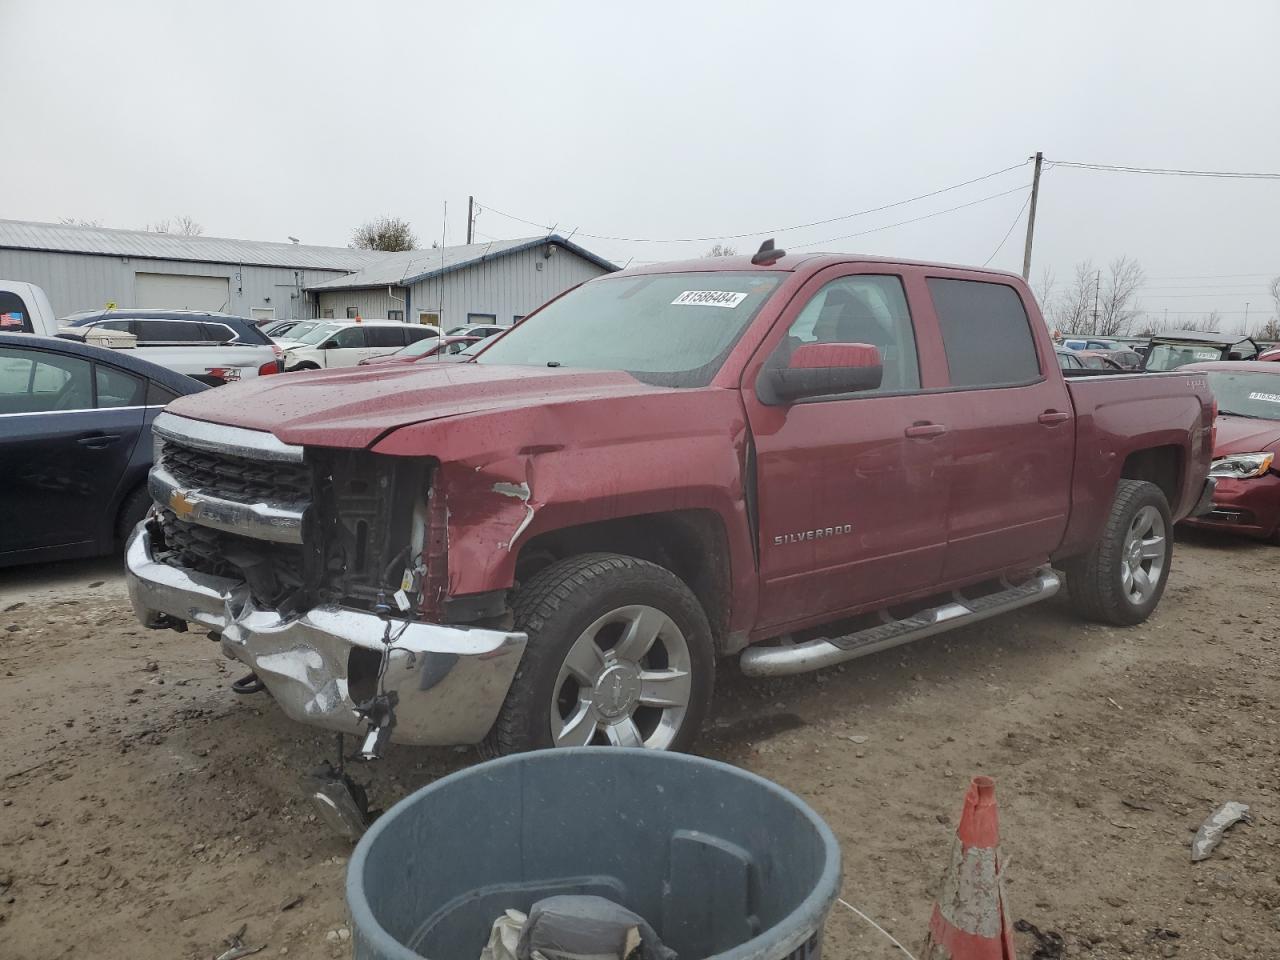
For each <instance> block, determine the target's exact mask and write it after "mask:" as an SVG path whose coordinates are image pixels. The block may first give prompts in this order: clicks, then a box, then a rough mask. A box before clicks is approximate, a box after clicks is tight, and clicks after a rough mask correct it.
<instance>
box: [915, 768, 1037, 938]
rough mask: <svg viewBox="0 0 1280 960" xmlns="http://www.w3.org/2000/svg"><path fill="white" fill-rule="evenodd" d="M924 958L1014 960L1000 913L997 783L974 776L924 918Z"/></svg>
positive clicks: (1005, 921)
mask: <svg viewBox="0 0 1280 960" xmlns="http://www.w3.org/2000/svg"><path fill="white" fill-rule="evenodd" d="M924 960H1017V958H1016V955H1015V954H1014V952H1013V933H1012V931H1011V930H1010V928H1009V919H1008V917H1006V916H1005V912H1004V883H1003V877H1002V872H1001V859H1000V825H999V817H998V815H997V813H996V782H995V781H994V780H992V779H991V778H990V777H974V778H973V782H972V783H971V784H969V790H968V792H967V793H966V794H965V795H964V810H963V811H962V812H961V814H960V825H959V826H958V827H956V842H955V845H954V846H953V847H952V848H951V862H950V863H949V864H948V865H947V874H946V876H945V877H944V878H943V882H942V890H941V891H940V892H939V894H938V900H937V902H936V903H935V904H934V905H933V917H932V918H931V919H930V920H929V939H928V940H927V941H926V942H925V950H924Z"/></svg>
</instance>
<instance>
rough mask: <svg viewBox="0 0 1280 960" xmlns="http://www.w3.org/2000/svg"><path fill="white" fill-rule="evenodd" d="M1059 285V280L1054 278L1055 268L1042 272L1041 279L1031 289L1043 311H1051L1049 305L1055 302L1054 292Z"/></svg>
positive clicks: (1046, 268) (1047, 268) (1044, 269)
mask: <svg viewBox="0 0 1280 960" xmlns="http://www.w3.org/2000/svg"><path fill="white" fill-rule="evenodd" d="M1057 285H1058V278H1057V277H1055V276H1054V273H1053V268H1052V267H1045V268H1043V269H1042V270H1041V271H1040V279H1039V280H1037V281H1036V282H1035V283H1034V284H1032V287H1031V292H1032V293H1034V294H1035V295H1036V302H1038V303H1039V304H1040V309H1041V310H1045V311H1047V310H1048V309H1049V304H1050V303H1052V302H1053V290H1054V287H1056V286H1057Z"/></svg>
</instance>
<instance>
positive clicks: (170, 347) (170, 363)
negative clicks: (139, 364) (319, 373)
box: [0, 280, 284, 386]
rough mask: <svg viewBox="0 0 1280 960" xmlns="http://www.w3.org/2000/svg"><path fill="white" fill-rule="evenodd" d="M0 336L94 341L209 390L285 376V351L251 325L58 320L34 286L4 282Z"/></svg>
mask: <svg viewBox="0 0 1280 960" xmlns="http://www.w3.org/2000/svg"><path fill="white" fill-rule="evenodd" d="M0 332H4V333H35V334H40V335H43V336H48V337H54V336H61V337H70V338H72V339H76V340H90V341H91V342H93V343H96V344H98V345H99V346H108V347H112V348H114V349H132V348H135V347H136V348H137V349H138V350H139V353H138V356H140V357H142V358H144V359H146V360H150V361H151V362H152V363H155V364H158V365H160V366H162V367H165V368H167V369H169V370H172V371H174V372H175V373H182V374H186V375H187V376H188V377H191V378H192V379H195V380H199V381H200V382H201V383H207V384H209V385H210V386H218V385H219V384H224V383H230V382H233V381H237V380H248V379H252V378H254V377H260V376H266V375H267V374H271V373H281V372H283V370H284V364H283V362H282V359H283V356H284V351H283V350H281V349H280V348H279V347H277V346H276V345H275V344H273V343H272V342H271V340H270V339H269V338H268V337H267V336H266V335H265V334H264V333H262V331H261V330H259V329H258V328H257V326H256V325H255V324H254V323H253V321H252V320H248V319H245V318H244V317H235V316H231V315H229V314H220V313H205V312H198V311H190V310H135V309H116V310H101V311H93V312H89V313H81V314H75V315H74V316H70V317H65V318H63V319H62V320H58V319H56V318H55V315H54V312H53V308H52V306H51V305H50V303H49V298H48V297H47V296H46V295H45V292H44V291H43V290H41V289H40V288H39V287H38V286H36V285H35V284H32V283H25V282H22V281H16V280H0Z"/></svg>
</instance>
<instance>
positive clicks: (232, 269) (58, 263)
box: [0, 249, 385, 320]
mask: <svg viewBox="0 0 1280 960" xmlns="http://www.w3.org/2000/svg"><path fill="white" fill-rule="evenodd" d="M139 273H167V274H178V275H186V276H197V277H224V278H226V280H227V283H228V289H229V291H230V302H229V304H228V305H227V307H226V312H227V313H234V314H238V315H240V316H246V317H247V316H249V314H250V311H251V310H252V309H253V308H254V307H270V308H272V309H274V310H275V314H276V317H277V318H278V319H281V320H284V319H287V318H290V317H309V316H311V313H310V311H309V308H308V307H307V306H306V305H305V304H304V301H303V298H302V290H303V288H304V287H307V286H310V285H312V284H316V283H323V282H324V281H325V280H332V279H334V278H335V277H340V276H344V275H345V274H344V271H341V270H293V269H290V268H287V267H258V266H244V267H241V266H239V265H238V264H222V263H192V262H187V261H181V260H151V259H148V258H145V257H116V256H102V255H93V254H81V253H50V252H47V251H42V250H12V249H0V278H3V279H6V280H25V281H27V282H29V283H34V284H36V285H37V286H40V287H43V288H44V290H45V292H46V293H47V294H49V300H50V301H51V302H52V303H53V309H54V312H55V313H56V314H57V315H58V316H60V317H64V316H66V315H67V314H69V313H76V312H78V311H81V310H101V309H102V308H103V307H105V306H106V305H107V304H108V303H114V304H115V305H116V306H118V307H136V306H138V304H137V302H136V297H137V289H136V279H135V277H136V275H137V274H139ZM384 294H385V291H384ZM379 316H385V314H379Z"/></svg>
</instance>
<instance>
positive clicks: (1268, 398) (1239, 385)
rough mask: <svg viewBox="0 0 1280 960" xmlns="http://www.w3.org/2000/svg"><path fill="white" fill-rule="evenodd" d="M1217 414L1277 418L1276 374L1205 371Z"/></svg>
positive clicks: (1279, 399) (1278, 380)
mask: <svg viewBox="0 0 1280 960" xmlns="http://www.w3.org/2000/svg"><path fill="white" fill-rule="evenodd" d="M1208 377H1209V389H1210V390H1212V391H1213V395H1214V397H1215V398H1216V399H1217V401H1218V413H1220V414H1228V415H1233V416H1237V417H1254V418H1256V419H1258V420H1280V376H1277V375H1275V374H1271V373H1227V372H1226V371H1212V372H1210V373H1209V374H1208Z"/></svg>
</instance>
